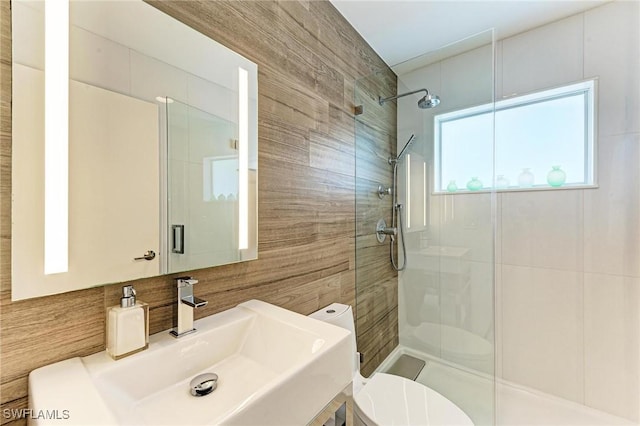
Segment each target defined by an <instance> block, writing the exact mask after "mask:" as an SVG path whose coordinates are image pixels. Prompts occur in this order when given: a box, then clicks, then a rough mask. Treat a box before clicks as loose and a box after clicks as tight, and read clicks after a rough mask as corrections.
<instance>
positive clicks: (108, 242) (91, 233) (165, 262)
mask: <svg viewBox="0 0 640 426" xmlns="http://www.w3.org/2000/svg"><path fill="white" fill-rule="evenodd" d="M49 3H52V4H56V5H57V4H58V3H60V4H63V3H66V2H64V1H60V2H47V7H46V8H45V2H41V1H25V0H18V1H14V2H13V3H12V32H13V34H12V37H13V114H12V120H13V140H14V144H13V164H14V167H13V176H12V178H13V187H12V189H13V194H12V195H13V205H12V209H13V224H12V232H13V238H12V277H13V282H12V298H13V300H19V299H25V298H30V297H37V296H43V295H47V294H55V293H61V292H65V291H71V290H76V289H80V288H86V287H91V286H96V285H102V284H108V283H114V282H121V281H127V280H131V279H136V278H142V277H149V276H154V275H159V274H163V273H173V272H180V271H186V270H191V269H199V268H205V267H210V266H216V265H221V264H226V263H232V262H238V261H244V260H249V259H255V258H256V257H257V66H256V65H255V64H254V63H252V62H251V61H249V60H247V59H245V58H243V57H242V56H240V55H238V54H236V53H235V52H232V51H230V50H229V49H227V48H225V47H224V46H222V45H220V44H218V43H217V42H214V41H213V40H211V39H209V38H207V37H206V36H204V35H202V34H200V33H198V32H197V31H195V30H193V29H191V28H189V27H187V26H186V25H184V24H182V23H180V22H179V21H177V20H174V19H173V18H171V17H169V16H168V15H165V14H164V13H162V12H160V11H158V10H157V9H155V8H153V7H152V6H150V5H148V4H146V3H144V2H142V1H127V2H84V1H72V2H70V4H69V11H68V14H67V15H65V13H64V12H62V14H60V12H59V11H58V12H56V11H55V10H54V11H52V10H51V7H49ZM56 13H58V15H56ZM64 16H68V17H69V22H68V25H67V26H68V29H69V31H68V36H66V38H64V37H63V41H62V42H59V43H58V46H56V43H55V42H54V41H55V40H54V38H55V37H54V36H52V35H51V34H50V33H49V32H47V33H46V34H45V26H46V25H45V24H46V23H47V22H48V21H47V19H49V20H51V19H54V18H55V22H56V23H57V25H58V26H60V25H59V23H60V20H63V21H64V19H63V18H64ZM61 17H62V18H61ZM53 27H54V26H53V25H49V28H50V29H51V28H53ZM62 27H63V28H64V27H65V25H62ZM58 35H59V34H58ZM52 40H54V41H52ZM60 46H61V47H60ZM65 46H66V47H67V49H66V51H65ZM56 48H58V49H59V50H56ZM65 58H68V59H67V60H65ZM64 63H68V70H67V71H66V73H65V72H63V73H60V72H59V70H57V69H56V67H58V66H59V64H64ZM56 72H58V73H57V74H56ZM60 75H62V76H63V78H62V79H61V78H60ZM56 78H57V80H56ZM65 80H66V81H65ZM66 85H68V90H64V89H62V90H61V89H60V88H61V87H62V88H66V87H67V86H66ZM52 88H57V90H58V92H59V93H62V94H64V93H68V99H65V96H62V95H60V96H58V95H55V92H51V90H52ZM51 93H54V95H52V94H51ZM67 102H68V104H67V105H65V104H66V103H67ZM61 112H62V113H65V114H68V116H67V117H68V118H66V119H59V117H61V116H64V114H61ZM54 117H58V119H56V120H53V119H52V118H54ZM66 123H68V126H66ZM65 132H67V133H68V137H60V135H61V134H63V135H64V134H65ZM56 170H57V173H58V174H57V175H56V174H55V173H56Z"/></svg>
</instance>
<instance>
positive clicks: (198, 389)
mask: <svg viewBox="0 0 640 426" xmlns="http://www.w3.org/2000/svg"><path fill="white" fill-rule="evenodd" d="M217 387H218V375H217V374H215V373H205V374H199V375H197V376H196V377H194V378H193V380H191V383H189V388H190V389H191V395H193V396H205V395H209V394H210V393H211V392H213V391H214V390H216V388H217Z"/></svg>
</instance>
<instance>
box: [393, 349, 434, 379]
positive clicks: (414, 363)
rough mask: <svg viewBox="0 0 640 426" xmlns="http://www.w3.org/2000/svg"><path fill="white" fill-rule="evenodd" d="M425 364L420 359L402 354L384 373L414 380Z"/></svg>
mask: <svg viewBox="0 0 640 426" xmlns="http://www.w3.org/2000/svg"><path fill="white" fill-rule="evenodd" d="M424 366H425V362H424V361H423V360H421V359H418V358H415V357H412V356H411V355H407V354H402V355H400V356H399V357H398V359H397V360H396V361H395V362H394V363H393V365H392V366H391V367H389V369H388V370H387V371H385V373H387V374H393V375H396V376H400V377H404V378H406V379H409V380H413V381H415V380H416V379H417V378H418V376H419V375H420V372H421V371H422V369H423V368H424Z"/></svg>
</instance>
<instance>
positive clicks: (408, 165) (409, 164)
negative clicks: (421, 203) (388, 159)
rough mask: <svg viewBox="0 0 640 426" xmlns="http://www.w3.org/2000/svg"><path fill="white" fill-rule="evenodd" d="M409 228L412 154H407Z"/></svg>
mask: <svg viewBox="0 0 640 426" xmlns="http://www.w3.org/2000/svg"><path fill="white" fill-rule="evenodd" d="M406 197H407V229H409V228H411V154H407V192H406Z"/></svg>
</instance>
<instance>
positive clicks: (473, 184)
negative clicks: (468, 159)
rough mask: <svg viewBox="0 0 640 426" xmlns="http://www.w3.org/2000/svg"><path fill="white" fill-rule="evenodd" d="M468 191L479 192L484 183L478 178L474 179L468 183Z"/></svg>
mask: <svg viewBox="0 0 640 426" xmlns="http://www.w3.org/2000/svg"><path fill="white" fill-rule="evenodd" d="M467 189H468V190H469V191H479V190H481V189H482V181H480V179H478V178H477V177H472V178H471V180H470V181H469V182H467Z"/></svg>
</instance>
